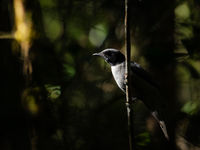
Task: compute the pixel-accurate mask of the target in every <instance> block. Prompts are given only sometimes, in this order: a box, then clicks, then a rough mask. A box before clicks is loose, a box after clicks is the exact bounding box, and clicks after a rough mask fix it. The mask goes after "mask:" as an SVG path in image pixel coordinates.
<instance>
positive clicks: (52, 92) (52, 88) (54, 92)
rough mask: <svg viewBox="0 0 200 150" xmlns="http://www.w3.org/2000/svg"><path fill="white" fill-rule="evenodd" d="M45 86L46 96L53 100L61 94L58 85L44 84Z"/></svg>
mask: <svg viewBox="0 0 200 150" xmlns="http://www.w3.org/2000/svg"><path fill="white" fill-rule="evenodd" d="M45 88H46V90H47V92H48V97H49V98H50V99H51V100H52V101H54V100H56V99H57V98H59V96H60V95H61V87H60V86H59V85H51V84H46V85H45Z"/></svg>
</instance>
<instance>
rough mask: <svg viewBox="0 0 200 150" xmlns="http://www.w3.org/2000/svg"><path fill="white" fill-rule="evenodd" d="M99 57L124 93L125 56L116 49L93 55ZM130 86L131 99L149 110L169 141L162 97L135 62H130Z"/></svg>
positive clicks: (151, 80) (149, 78) (152, 81)
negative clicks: (138, 101) (109, 68)
mask: <svg viewBox="0 0 200 150" xmlns="http://www.w3.org/2000/svg"><path fill="white" fill-rule="evenodd" d="M93 55H95V56H101V57H102V58H103V59H104V60H105V61H106V62H107V63H109V64H110V66H111V71H112V74H113V77H114V79H115V81H116V83H117V85H118V86H119V88H120V89H121V90H122V91H123V92H126V88H125V83H124V80H125V76H124V74H125V56H124V55H123V54H122V53H121V52H120V51H119V50H116V49H112V48H109V49H105V50H103V51H101V52H99V53H95V54H93ZM130 68H131V85H132V91H131V94H132V96H133V97H132V98H133V99H140V100H142V101H143V103H144V104H145V105H146V106H147V107H148V108H149V110H150V111H151V113H152V116H153V117H154V118H155V119H156V121H157V122H158V123H159V125H160V127H161V129H162V131H163V133H164V135H165V137H166V138H167V139H169V137H168V133H167V129H166V125H165V122H164V121H163V118H162V114H161V109H162V96H161V94H160V92H159V86H158V85H157V83H156V82H155V81H154V80H153V79H152V77H151V76H150V75H149V74H148V73H147V72H146V71H145V70H144V69H143V68H142V67H141V66H140V65H139V64H137V63H136V62H131V66H130Z"/></svg>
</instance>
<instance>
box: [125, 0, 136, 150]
mask: <svg viewBox="0 0 200 150" xmlns="http://www.w3.org/2000/svg"><path fill="white" fill-rule="evenodd" d="M129 11H130V9H129V0H125V47H126V51H125V56H126V70H125V79H126V107H127V119H128V134H129V135H128V136H129V147H130V150H133V149H134V134H133V110H132V108H131V86H130V85H131V84H130V83H131V82H130V56H131V42H130V41H131V39H130V23H129V22H130V13H129Z"/></svg>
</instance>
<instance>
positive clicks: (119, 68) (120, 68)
mask: <svg viewBox="0 0 200 150" xmlns="http://www.w3.org/2000/svg"><path fill="white" fill-rule="evenodd" d="M111 71H112V74H113V77H114V79H115V81H116V83H117V85H118V86H119V88H120V89H122V90H123V91H124V73H125V63H121V64H118V65H115V66H111Z"/></svg>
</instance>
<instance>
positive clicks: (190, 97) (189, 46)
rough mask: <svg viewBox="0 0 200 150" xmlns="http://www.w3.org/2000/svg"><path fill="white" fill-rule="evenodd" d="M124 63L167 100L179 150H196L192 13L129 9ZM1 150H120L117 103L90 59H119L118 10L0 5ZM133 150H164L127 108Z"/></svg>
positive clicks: (24, 0)
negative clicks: (128, 60)
mask: <svg viewBox="0 0 200 150" xmlns="http://www.w3.org/2000/svg"><path fill="white" fill-rule="evenodd" d="M130 7H131V39H132V60H135V61H137V62H138V63H140V64H141V66H143V67H144V68H145V69H146V70H148V71H149V72H150V73H151V74H152V75H153V76H154V78H155V79H156V80H157V81H158V83H159V84H160V86H161V91H162V92H163V95H164V96H165V98H166V104H167V105H166V106H167V107H166V110H167V112H166V114H165V115H166V118H167V122H168V127H169V132H170V135H171V136H172V139H173V140H174V141H175V143H176V145H177V147H179V149H181V150H190V149H200V148H199V146H200V130H199V126H200V119H199V117H200V113H199V110H200V86H199V85H200V75H199V73H200V55H199V53H200V42H199V39H200V3H199V2H198V1H195V0H191V1H186V0H176V1H173V0H163V1H159V0H133V1H132V2H131V6H130ZM0 18H1V23H0V49H1V50H0V54H1V55H0V68H1V82H0V83H2V84H1V86H0V91H1V93H0V94H1V95H0V119H1V123H0V149H2V150H15V149H20V150H29V149H30V150H42V149H48V150H55V149H58V150H66V149H68V150H93V149H96V150H102V149H115V150H121V149H128V133H127V117H126V107H125V95H124V94H123V93H122V92H121V91H120V89H118V87H117V85H116V84H115V82H114V80H113V78H112V75H111V72H110V69H109V67H108V65H107V64H106V63H105V62H104V61H103V60H101V59H96V58H93V57H92V53H94V52H99V51H101V50H102V49H104V48H108V47H112V48H116V49H121V50H122V52H123V51H124V1H122V0H121V1H115V0H95V1H93V0H73V1H72V0H34V1H28V0H1V1H0ZM134 112H135V114H134V124H135V138H136V146H137V149H138V150H145V149H148V150H151V149H152V150H155V149H169V147H168V143H167V142H166V140H165V139H164V137H163V135H162V133H161V131H160V129H159V127H158V125H157V123H156V122H155V120H154V119H153V118H152V117H151V115H150V114H149V111H148V110H147V108H146V107H145V106H144V105H143V104H142V103H141V102H137V103H136V104H134Z"/></svg>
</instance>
